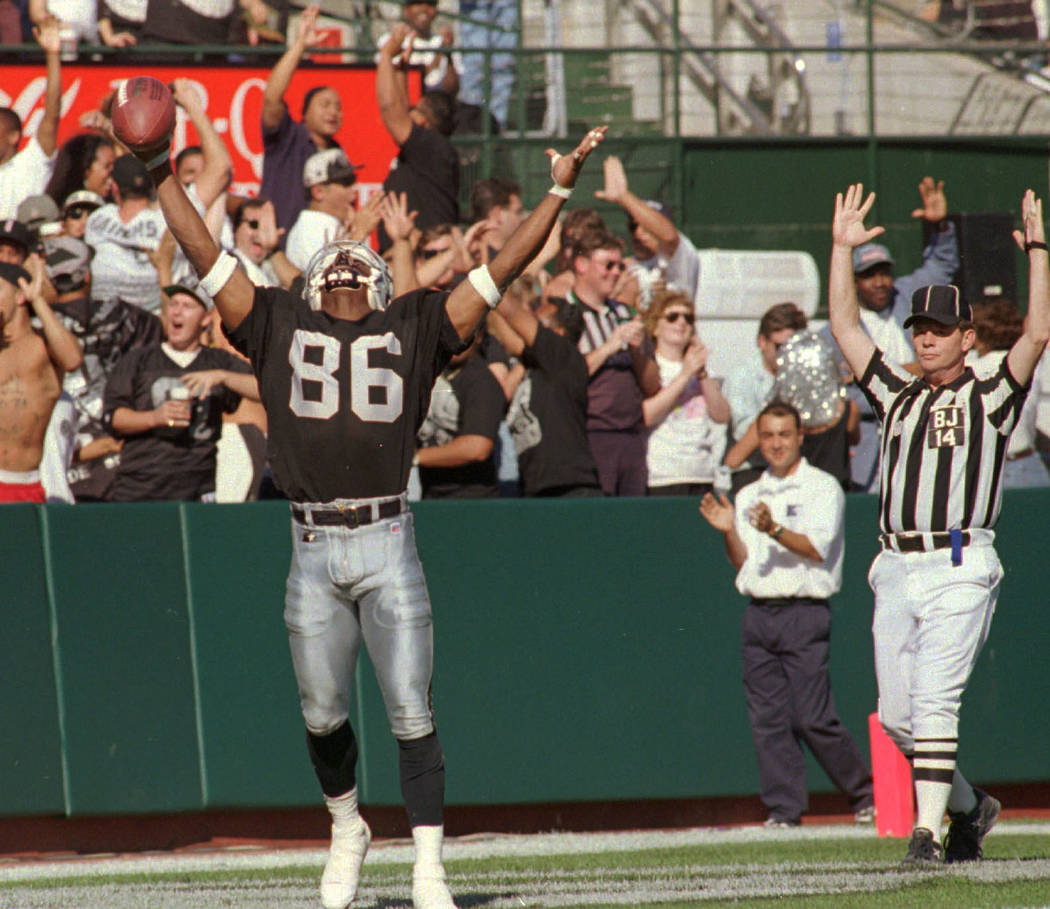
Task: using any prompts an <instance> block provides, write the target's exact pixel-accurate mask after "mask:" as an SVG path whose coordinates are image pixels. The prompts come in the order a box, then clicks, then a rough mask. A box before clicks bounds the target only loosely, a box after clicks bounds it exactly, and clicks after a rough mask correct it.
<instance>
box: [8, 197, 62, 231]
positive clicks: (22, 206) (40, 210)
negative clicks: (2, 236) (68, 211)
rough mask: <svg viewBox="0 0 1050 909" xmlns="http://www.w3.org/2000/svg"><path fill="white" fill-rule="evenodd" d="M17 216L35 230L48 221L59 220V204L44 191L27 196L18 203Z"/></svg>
mask: <svg viewBox="0 0 1050 909" xmlns="http://www.w3.org/2000/svg"><path fill="white" fill-rule="evenodd" d="M16 217H17V218H18V220H19V221H21V222H22V223H23V224H24V225H25V226H26V227H28V228H29V229H30V230H34V229H36V228H38V227H40V225H41V224H43V223H45V222H46V221H57V220H58V206H57V205H55V200H54V199H52V198H51V197H50V196H48V195H45V194H43V193H41V194H40V195H37V196H26V198H24V199H23V200H22V201H21V202H20V203H19V205H18V213H17V215H16Z"/></svg>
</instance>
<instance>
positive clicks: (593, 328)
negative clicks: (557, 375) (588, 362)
mask: <svg viewBox="0 0 1050 909" xmlns="http://www.w3.org/2000/svg"><path fill="white" fill-rule="evenodd" d="M566 299H567V300H568V301H569V302H570V303H573V304H575V305H577V306H579V307H580V312H581V313H582V314H583V334H582V335H581V336H580V344H579V349H580V353H582V354H583V355H584V356H587V354H589V353H590V352H591V351H592V350H597V349H598V348H599V347H601V346H602V345H603V344H604V343H605V342H606V341H608V340H609V336H610V335H611V334H612V333H613V332H614V331H616V326H617V325H619V324H620V323H621V322H630V321H631V319H633V318H634V311H633V310H632V309H631V307H630V306H628V305H627V304H626V303H621V302H620V301H619V300H606V301H605V309H603V310H602V311H601V312H597V311H596V310H594V309H591V307H590V306H588V305H587V304H586V303H584V302H583V301H582V300H580V299H579V298H578V297H577V296H576V295H575V294H574V293H572V292H571V291H570V292H569V293H568V294H566Z"/></svg>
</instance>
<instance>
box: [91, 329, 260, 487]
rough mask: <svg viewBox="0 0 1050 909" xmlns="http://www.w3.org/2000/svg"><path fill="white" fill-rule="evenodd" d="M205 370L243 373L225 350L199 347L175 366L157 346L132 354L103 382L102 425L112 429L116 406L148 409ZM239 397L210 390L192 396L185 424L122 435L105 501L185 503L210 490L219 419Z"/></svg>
mask: <svg viewBox="0 0 1050 909" xmlns="http://www.w3.org/2000/svg"><path fill="white" fill-rule="evenodd" d="M206 369H225V370H229V371H230V372H241V373H247V372H248V365H247V364H246V363H245V362H244V361H243V360H240V359H238V358H237V357H235V356H234V355H233V354H231V353H230V352H229V351H225V350H219V349H217V348H214V347H201V348H200V349H199V350H198V351H197V356H196V357H194V358H193V362H192V363H190V364H188V365H187V366H180V365H179V364H178V363H176V362H175V361H174V360H173V359H171V357H169V356H168V355H167V354H166V353H165V352H164V349H163V347H162V346H161V345H160V344H151V345H150V346H149V347H140V348H137V349H136V350H132V351H131V352H130V353H129V354H127V355H126V356H124V357H123V358H122V359H121V360H120V361H119V362H118V363H117V364H116V366H114V367H113V371H112V372H111V373H110V375H109V379H108V380H107V381H106V394H105V398H104V404H103V407H104V410H105V422H106V425H107V427H110V428H111V427H112V422H111V421H112V418H113V412H114V411H115V410H116V409H117V408H118V407H127V408H130V409H131V410H140V411H143V410H154V409H156V408H157V407H159V406H160V405H161V404H163V403H164V402H165V401H167V400H170V399H171V398H173V397H174V396H175V395H174V394H173V392H174V390H175V389H179V390H180V391H183V390H185V388H186V386H185V385H183V384H182V377H183V376H185V375H187V374H188V373H191V372H198V371H202V370H206ZM240 403H241V396H240V395H239V394H237V393H236V392H235V391H232V390H231V389H229V388H226V387H225V386H216V387H215V388H213V389H212V390H211V392H210V393H209V394H208V395H207V396H206V397H204V398H192V399H191V404H192V407H191V410H190V425H189V426H174V427H167V426H158V427H156V428H155V429H151V430H150V431H149V432H140V433H136V434H135V435H130V436H127V437H126V438H125V440H124V447H123V448H122V449H121V452H120V466H119V468H118V469H117V476H116V479H115V480H114V481H113V485H112V486H111V487H110V488H109V491H108V494H107V498H108V499H109V500H110V501H113V502H145V501H153V502H156V501H176V500H180V501H187V500H193V499H199V498H201V496H203V495H206V494H208V493H212V492H214V491H215V453H216V449H217V447H218V444H219V436H220V435H221V433H222V415H223V414H224V413H232V412H233V411H234V410H236V409H237V405H238V404H240Z"/></svg>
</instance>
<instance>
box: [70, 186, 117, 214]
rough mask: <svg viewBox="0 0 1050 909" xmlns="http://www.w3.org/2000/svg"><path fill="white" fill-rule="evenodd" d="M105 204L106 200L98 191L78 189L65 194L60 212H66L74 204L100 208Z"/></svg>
mask: <svg viewBox="0 0 1050 909" xmlns="http://www.w3.org/2000/svg"><path fill="white" fill-rule="evenodd" d="M105 204H106V200H105V199H103V198H102V197H101V196H100V195H99V194H98V193H93V192H92V191H91V190H90V189H78V190H77V191H76V192H72V193H70V194H69V195H68V196H66V201H65V202H63V203H62V214H63V215H65V214H67V213H68V212H69V210H70V209H71V208H73V207H74V206H76V205H81V206H85V207H88V208H101V207H102V206H103V205H105Z"/></svg>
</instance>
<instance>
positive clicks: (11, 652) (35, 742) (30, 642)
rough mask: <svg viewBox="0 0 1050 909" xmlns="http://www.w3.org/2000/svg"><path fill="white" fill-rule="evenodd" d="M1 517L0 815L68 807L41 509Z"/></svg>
mask: <svg viewBox="0 0 1050 909" xmlns="http://www.w3.org/2000/svg"><path fill="white" fill-rule="evenodd" d="M0 514H2V515H3V520H0V552H2V553H3V558H2V559H0V591H3V594H2V596H0V602H2V603H3V633H0V793H2V795H0V812H5V813H8V814H23V813H25V814H31V813H37V812H42V813H49V814H58V813H61V812H63V811H65V796H64V793H63V785H62V742H61V733H60V731H59V720H58V700H57V696H56V693H55V675H54V667H53V663H52V659H51V618H50V605H49V600H48V594H47V579H46V575H45V564H44V547H43V545H42V540H41V530H42V528H41V526H40V515H41V514H42V512H40V511H39V510H38V509H37V508H35V507H34V506H32V505H5V506H3V508H2V510H0Z"/></svg>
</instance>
